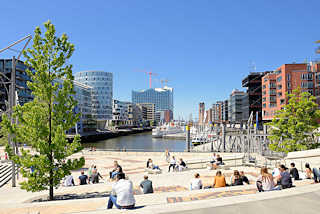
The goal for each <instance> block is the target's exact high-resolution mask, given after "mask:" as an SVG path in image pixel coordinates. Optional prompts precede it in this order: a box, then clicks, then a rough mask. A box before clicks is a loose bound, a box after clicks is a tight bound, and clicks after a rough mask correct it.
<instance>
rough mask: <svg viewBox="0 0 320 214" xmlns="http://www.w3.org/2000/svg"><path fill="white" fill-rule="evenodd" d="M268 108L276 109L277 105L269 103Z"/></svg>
mask: <svg viewBox="0 0 320 214" xmlns="http://www.w3.org/2000/svg"><path fill="white" fill-rule="evenodd" d="M269 107H270V108H274V107H277V104H275V103H270V104H269Z"/></svg>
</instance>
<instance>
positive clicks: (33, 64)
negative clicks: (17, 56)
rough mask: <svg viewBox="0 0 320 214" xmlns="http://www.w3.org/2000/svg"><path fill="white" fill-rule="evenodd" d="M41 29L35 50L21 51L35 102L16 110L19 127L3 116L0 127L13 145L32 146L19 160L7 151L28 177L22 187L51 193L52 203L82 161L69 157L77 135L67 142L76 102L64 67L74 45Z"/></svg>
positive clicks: (77, 147)
mask: <svg viewBox="0 0 320 214" xmlns="http://www.w3.org/2000/svg"><path fill="white" fill-rule="evenodd" d="M44 26H45V29H46V32H45V33H44V35H42V32H41V30H40V28H39V27H37V28H36V29H35V35H34V39H33V46H32V47H33V48H32V49H28V50H27V51H25V52H24V56H25V57H26V62H25V64H26V65H27V66H28V67H30V68H33V69H34V70H27V74H28V75H29V76H30V77H31V79H32V82H28V87H29V88H30V89H31V90H32V95H33V96H34V100H33V101H32V102H29V103H26V104H24V105H23V106H16V107H15V109H14V112H13V116H14V117H16V118H17V119H18V121H19V122H18V123H17V124H13V125H12V124H11V123H10V120H9V118H8V117H6V116H4V118H3V121H2V124H1V126H3V128H4V129H5V130H6V131H8V133H10V134H11V135H12V136H13V141H14V142H21V143H26V144H28V145H30V146H31V147H32V151H30V150H24V149H22V150H21V154H20V155H19V156H18V155H15V154H14V153H13V152H12V150H10V147H7V148H8V153H9V155H10V158H11V159H13V160H14V161H15V162H16V163H17V164H19V165H20V168H21V173H22V175H23V177H26V178H27V180H26V181H24V182H22V183H21V188H22V189H26V190H27V191H33V192H35V191H41V190H47V189H49V200H53V188H54V187H57V186H58V185H59V184H60V182H61V180H62V179H63V178H64V177H65V176H66V175H69V174H70V173H71V172H70V170H73V169H78V168H80V167H82V166H83V165H84V158H83V157H81V158H79V159H70V158H68V157H69V156H70V155H72V154H74V153H76V152H78V151H80V150H81V149H82V147H81V144H80V138H79V136H76V137H75V138H74V139H73V141H72V142H68V140H67V139H66V131H67V130H69V129H70V128H72V127H74V126H75V123H76V122H77V120H78V118H79V115H76V114H74V112H73V109H74V108H75V106H76V104H77V103H76V101H75V99H74V97H73V95H74V94H75V92H74V85H73V76H72V65H70V64H68V63H67V60H68V59H69V58H70V57H71V55H72V53H73V51H74V45H73V44H71V43H70V42H69V41H68V37H67V36H66V35H65V34H63V35H62V36H61V37H59V38H58V37H57V36H56V30H55V27H54V25H53V24H51V22H50V21H48V22H46V23H44ZM30 169H32V170H30Z"/></svg>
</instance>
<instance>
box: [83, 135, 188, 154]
mask: <svg viewBox="0 0 320 214" xmlns="http://www.w3.org/2000/svg"><path fill="white" fill-rule="evenodd" d="M83 146H84V147H91V146H95V147H96V148H97V149H108V150H122V149H126V150H139V151H142V150H143V151H156V152H158V151H164V150H165V149H166V148H168V149H169V150H170V151H176V152H181V151H184V150H185V141H184V140H171V139H170V140H169V139H162V138H152V136H151V132H145V133H140V134H134V135H130V136H122V137H117V138H112V139H108V140H103V141H98V142H95V143H84V144H83Z"/></svg>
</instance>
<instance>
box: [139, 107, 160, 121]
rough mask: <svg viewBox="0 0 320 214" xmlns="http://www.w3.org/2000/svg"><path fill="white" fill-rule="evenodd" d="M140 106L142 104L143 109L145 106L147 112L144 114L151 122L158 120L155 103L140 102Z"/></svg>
mask: <svg viewBox="0 0 320 214" xmlns="http://www.w3.org/2000/svg"><path fill="white" fill-rule="evenodd" d="M137 105H138V106H141V109H142V110H143V108H145V110H146V114H144V115H143V116H144V118H143V119H145V120H148V121H149V122H155V121H156V107H155V104H154V103H139V104H137Z"/></svg>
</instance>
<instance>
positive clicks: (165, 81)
mask: <svg viewBox="0 0 320 214" xmlns="http://www.w3.org/2000/svg"><path fill="white" fill-rule="evenodd" d="M160 81H161V85H162V88H163V83H164V86H167V84H168V82H169V80H167V79H164V80H160Z"/></svg>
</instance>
